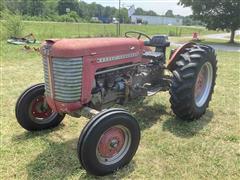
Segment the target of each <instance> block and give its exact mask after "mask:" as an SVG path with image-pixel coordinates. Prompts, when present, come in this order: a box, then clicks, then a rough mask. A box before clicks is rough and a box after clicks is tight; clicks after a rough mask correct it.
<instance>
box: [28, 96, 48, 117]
mask: <svg viewBox="0 0 240 180" xmlns="http://www.w3.org/2000/svg"><path fill="white" fill-rule="evenodd" d="M43 105H44V96H39V97H36V98H35V99H34V100H33V101H32V105H31V112H32V116H33V117H35V118H48V117H49V116H50V115H51V114H52V109H51V108H49V107H47V108H46V109H43Z"/></svg>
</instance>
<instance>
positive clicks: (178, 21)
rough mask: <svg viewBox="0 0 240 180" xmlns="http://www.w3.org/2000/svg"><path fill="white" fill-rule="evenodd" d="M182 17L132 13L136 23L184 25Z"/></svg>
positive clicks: (133, 21) (132, 20)
mask: <svg viewBox="0 0 240 180" xmlns="http://www.w3.org/2000/svg"><path fill="white" fill-rule="evenodd" d="M182 21H183V20H182V18H178V17H163V16H142V15H132V16H131V22H132V23H134V24H144V23H147V24H166V25H182Z"/></svg>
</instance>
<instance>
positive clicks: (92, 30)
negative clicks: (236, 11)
mask: <svg viewBox="0 0 240 180" xmlns="http://www.w3.org/2000/svg"><path fill="white" fill-rule="evenodd" d="M0 23H2V22H0ZM24 27H25V28H24V33H23V34H24V35H27V34H29V33H33V34H34V35H35V36H36V38H37V39H40V40H43V39H47V38H63V37H86V36H87V37H90V36H104V37H105V36H116V24H93V23H92V24H91V23H85V24H83V23H82V24H81V23H56V22H27V21H26V22H24ZM130 30H135V31H142V32H145V33H146V34H148V35H154V34H166V35H169V34H170V33H171V34H173V35H174V34H176V33H180V32H181V33H180V34H181V36H187V35H192V33H193V32H198V33H199V34H201V35H203V34H211V33H217V32H216V31H208V30H206V29H205V28H203V27H187V26H167V25H130V24H122V25H121V34H122V36H124V33H125V32H126V31H130ZM2 36H4V32H3V33H2Z"/></svg>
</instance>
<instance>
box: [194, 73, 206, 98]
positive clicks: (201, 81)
mask: <svg viewBox="0 0 240 180" xmlns="http://www.w3.org/2000/svg"><path fill="white" fill-rule="evenodd" d="M205 81H206V79H205V78H204V71H200V73H199V74H198V77H197V81H196V85H195V96H199V95H200V94H201V92H202V90H203V89H204V84H205V83H206V82H205Z"/></svg>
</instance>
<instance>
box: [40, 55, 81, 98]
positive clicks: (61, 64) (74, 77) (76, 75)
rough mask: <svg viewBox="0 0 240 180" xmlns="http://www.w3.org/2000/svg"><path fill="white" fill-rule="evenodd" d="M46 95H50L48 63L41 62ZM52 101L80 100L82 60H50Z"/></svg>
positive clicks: (45, 61)
mask: <svg viewBox="0 0 240 180" xmlns="http://www.w3.org/2000/svg"><path fill="white" fill-rule="evenodd" d="M43 61H44V62H43V65H44V77H45V78H44V79H45V84H46V86H45V91H46V94H47V95H49V94H50V89H51V88H50V87H49V75H48V68H49V67H48V63H47V60H46V59H44V60H43ZM51 62H52V74H51V75H52V76H53V82H52V84H53V90H54V93H53V94H54V99H56V100H58V101H61V102H74V101H78V100H80V97H81V90H82V86H81V85H82V66H83V61H82V58H52V61H51Z"/></svg>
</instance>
